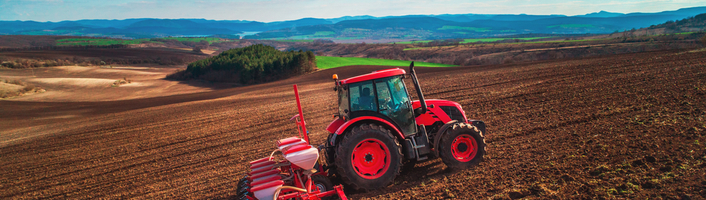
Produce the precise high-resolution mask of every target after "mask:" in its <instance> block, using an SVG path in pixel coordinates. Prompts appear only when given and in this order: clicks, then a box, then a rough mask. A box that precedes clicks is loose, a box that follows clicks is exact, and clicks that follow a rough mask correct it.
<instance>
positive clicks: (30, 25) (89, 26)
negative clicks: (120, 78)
mask: <svg viewBox="0 0 706 200" xmlns="http://www.w3.org/2000/svg"><path fill="white" fill-rule="evenodd" d="M701 13H706V7H694V8H683V9H679V10H675V11H664V12H659V13H628V14H623V13H612V12H606V11H601V12H596V13H589V14H586V15H577V16H565V15H526V14H519V15H507V14H502V15H491V14H441V15H406V16H384V17H374V16H368V15H363V16H344V17H339V18H331V19H319V18H303V19H298V20H291V21H278V22H257V21H244V20H206V19H152V18H141V19H124V20H104V19H90V20H77V21H61V22H35V21H0V35H69V36H98V37H115V38H155V37H167V36H176V37H185V36H186V37H188V36H212V35H221V36H232V37H235V38H238V37H239V36H237V35H240V36H245V38H249V39H309V40H311V39H331V40H337V41H345V40H366V39H372V40H375V39H395V40H425V39H448V38H474V37H493V36H503V35H514V34H525V33H546V34H603V33H612V32H615V31H622V30H629V29H633V28H644V27H649V26H652V25H655V24H661V23H664V22H667V21H675V20H681V19H684V18H688V17H693V16H696V15H698V14H701Z"/></svg>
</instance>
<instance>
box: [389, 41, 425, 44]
mask: <svg viewBox="0 0 706 200" xmlns="http://www.w3.org/2000/svg"><path fill="white" fill-rule="evenodd" d="M431 41H434V40H419V41H406V42H395V44H414V43H429V42H431Z"/></svg>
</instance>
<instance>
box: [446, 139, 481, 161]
mask: <svg viewBox="0 0 706 200" xmlns="http://www.w3.org/2000/svg"><path fill="white" fill-rule="evenodd" d="M477 152H478V144H477V143H476V140H475V139H473V138H472V137H471V136H470V135H467V134H462V135H459V136H456V138H455V139H454V141H453V142H452V143H451V155H453V157H454V158H456V160H458V161H461V162H468V161H471V160H472V159H473V158H474V157H476V153H477Z"/></svg>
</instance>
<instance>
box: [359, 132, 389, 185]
mask: <svg viewBox="0 0 706 200" xmlns="http://www.w3.org/2000/svg"><path fill="white" fill-rule="evenodd" d="M351 164H353V169H354V170H355V172H356V173H357V174H358V175H359V176H361V177H363V178H365V179H376V178H379V177H380V176H382V175H383V174H385V172H387V169H388V168H390V150H389V149H387V146H385V144H384V143H382V141H380V140H378V139H372V138H369V139H365V140H363V141H361V142H359V143H358V144H357V145H355V148H354V149H353V154H352V155H351Z"/></svg>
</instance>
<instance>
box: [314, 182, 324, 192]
mask: <svg viewBox="0 0 706 200" xmlns="http://www.w3.org/2000/svg"><path fill="white" fill-rule="evenodd" d="M314 185H315V186H316V189H318V190H319V192H326V186H325V185H324V184H322V183H316V184H314Z"/></svg>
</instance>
